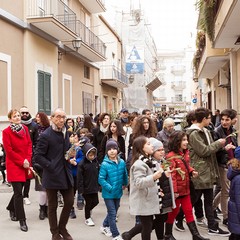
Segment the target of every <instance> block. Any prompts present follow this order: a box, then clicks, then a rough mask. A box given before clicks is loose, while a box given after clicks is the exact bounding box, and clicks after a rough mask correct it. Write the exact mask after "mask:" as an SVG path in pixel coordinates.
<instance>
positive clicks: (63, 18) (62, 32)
mask: <svg viewBox="0 0 240 240" xmlns="http://www.w3.org/2000/svg"><path fill="white" fill-rule="evenodd" d="M40 3H42V4H40ZM27 6H28V12H27V21H28V23H29V24H31V25H33V26H35V27H37V28H38V29H40V30H42V31H43V32H45V33H47V34H49V35H50V36H52V37H53V38H55V39H56V40H58V41H60V42H61V41H62V42H63V43H64V45H65V46H66V47H68V48H71V49H72V50H73V51H74V50H75V49H73V47H72V45H71V40H73V39H76V38H77V37H80V38H81V39H82V45H81V48H79V51H78V54H80V55H82V56H83V57H84V58H85V59H87V60H88V61H90V62H99V61H105V60H106V59H105V51H106V46H105V44H104V43H103V42H102V41H101V40H100V39H99V38H98V37H97V36H96V35H95V34H94V33H93V32H91V31H90V30H89V29H88V28H87V27H86V26H85V25H84V24H83V23H81V22H80V21H79V20H77V17H76V14H75V12H73V11H72V10H71V9H70V8H69V7H68V6H67V5H66V4H64V3H63V2H62V1H61V0H52V1H44V2H39V1H37V0H28V5H27ZM67 41H68V44H65V42H67ZM76 53H77V52H76Z"/></svg>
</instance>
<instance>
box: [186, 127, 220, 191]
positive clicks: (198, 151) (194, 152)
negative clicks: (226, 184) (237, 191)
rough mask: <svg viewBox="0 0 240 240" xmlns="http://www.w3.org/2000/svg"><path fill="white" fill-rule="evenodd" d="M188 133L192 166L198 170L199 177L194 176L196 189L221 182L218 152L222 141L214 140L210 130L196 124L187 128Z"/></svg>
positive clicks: (207, 187)
mask: <svg viewBox="0 0 240 240" xmlns="http://www.w3.org/2000/svg"><path fill="white" fill-rule="evenodd" d="M187 134H188V136H189V143H188V148H189V151H190V162H191V166H192V167H193V168H194V169H195V170H196V171H197V172H198V177H196V178H192V181H193V183H194V187H195V189H209V188H213V185H214V184H220V181H219V171H218V164H217V158H216V152H217V151H218V150H219V149H220V148H221V147H222V146H221V143H220V142H219V141H215V142H213V139H212V136H211V134H210V132H209V130H207V129H206V128H204V129H203V130H202V129H200V128H199V127H198V126H196V125H194V124H193V125H192V126H191V127H190V128H188V129H187ZM206 134H207V136H208V137H209V141H210V144H209V142H208V139H207V137H206Z"/></svg>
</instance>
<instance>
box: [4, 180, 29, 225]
mask: <svg viewBox="0 0 240 240" xmlns="http://www.w3.org/2000/svg"><path fill="white" fill-rule="evenodd" d="M11 184H12V187H13V196H12V198H11V200H10V202H9V204H8V206H7V210H9V211H12V212H14V213H15V215H16V218H17V220H26V216H25V211H24V205H23V195H22V190H23V186H24V182H11Z"/></svg>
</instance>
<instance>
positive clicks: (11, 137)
mask: <svg viewBox="0 0 240 240" xmlns="http://www.w3.org/2000/svg"><path fill="white" fill-rule="evenodd" d="M8 119H9V121H10V126H9V127H7V128H5V129H4V130H3V134H2V135H3V146H4V149H5V152H6V169H7V180H8V182H11V184H12V187H13V196H12V198H11V200H10V202H9V204H8V206H7V210H9V212H10V217H11V220H12V221H19V223H20V229H21V230H22V231H24V232H27V231H28V227H27V224H26V216H25V211H24V207H23V195H22V189H23V186H24V182H26V179H28V178H30V177H31V169H30V165H31V157H32V142H31V139H30V135H29V132H28V129H27V127H26V126H24V125H22V124H21V116H20V112H19V111H18V110H16V109H12V110H10V111H9V113H8Z"/></svg>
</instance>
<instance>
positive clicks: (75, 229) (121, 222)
mask: <svg viewBox="0 0 240 240" xmlns="http://www.w3.org/2000/svg"><path fill="white" fill-rule="evenodd" d="M0 178H1V176H0ZM34 184H35V183H34V180H32V182H31V190H30V200H31V205H27V206H26V205H25V210H26V215H27V224H28V228H29V230H28V232H22V231H21V230H20V229H19V223H18V222H12V221H11V220H10V218H9V215H8V211H7V210H6V206H7V203H8V201H9V200H10V198H11V196H12V188H11V187H8V186H6V185H5V184H0V199H1V200H0V201H1V204H0V216H1V218H0V233H1V240H8V239H11V240H50V239H51V234H50V231H49V225H48V220H47V219H46V220H43V221H40V220H39V218H38V213H39V207H38V192H36V191H35V190H34ZM99 199H100V203H99V205H98V206H97V207H96V208H95V209H94V211H93V220H94V222H95V226H94V227H89V226H86V225H85V223H84V211H83V210H77V209H76V214H77V218H76V219H70V220H69V223H68V230H69V232H70V233H71V235H72V236H73V238H74V240H107V239H111V238H109V237H106V236H105V235H103V234H102V233H101V232H100V231H99V228H100V226H101V223H102V221H103V218H104V217H105V214H106V208H105V205H104V202H103V201H102V198H101V195H100V194H99ZM59 210H61V208H59ZM117 225H118V227H119V230H120V232H121V233H122V232H124V231H126V230H127V229H130V228H131V227H132V226H133V225H134V217H132V216H130V214H129V207H128V195H127V191H125V192H124V196H123V198H122V200H121V207H120V209H119V218H118V223H117ZM220 225H221V224H220ZM185 227H187V226H186V225H185ZM221 227H222V225H221ZM223 229H225V228H224V227H223ZM199 231H200V232H201V234H202V235H203V236H205V237H209V238H210V239H213V240H217V239H218V240H219V237H213V236H209V235H208V234H207V231H206V230H202V229H199ZM174 237H175V238H176V239H177V240H188V239H191V235H190V232H189V230H186V232H183V233H182V232H178V231H175V230H174ZM138 239H140V235H138V236H136V237H135V238H133V240H138ZM223 239H224V238H223ZM225 239H227V238H225ZM152 240H156V236H155V233H154V232H153V233H152Z"/></svg>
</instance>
